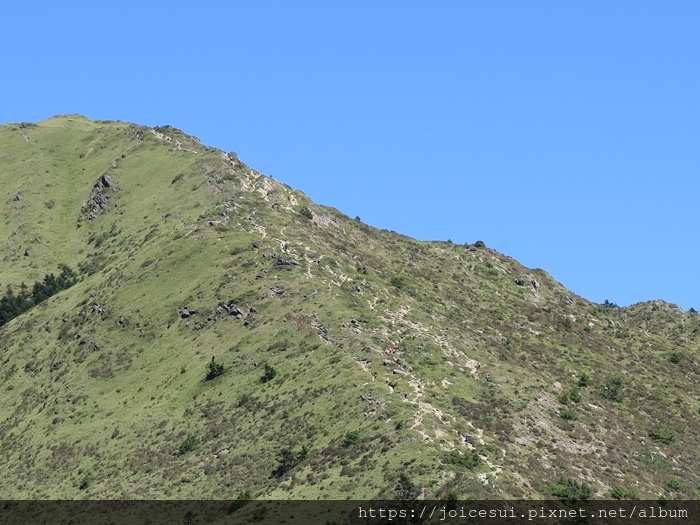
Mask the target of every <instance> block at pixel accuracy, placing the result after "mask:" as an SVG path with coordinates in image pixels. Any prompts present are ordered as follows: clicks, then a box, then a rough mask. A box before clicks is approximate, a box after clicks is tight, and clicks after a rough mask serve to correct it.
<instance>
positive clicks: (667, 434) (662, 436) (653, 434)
mask: <svg viewBox="0 0 700 525" xmlns="http://www.w3.org/2000/svg"><path fill="white" fill-rule="evenodd" d="M649 437H650V438H651V439H653V440H654V441H660V442H661V443H663V444H664V445H670V444H671V443H673V441H674V440H675V439H676V436H675V435H674V434H673V432H671V431H670V430H668V429H667V428H664V427H662V426H660V425H654V426H653V427H652V428H651V430H649Z"/></svg>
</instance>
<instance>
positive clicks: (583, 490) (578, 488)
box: [549, 476, 591, 502]
mask: <svg viewBox="0 0 700 525" xmlns="http://www.w3.org/2000/svg"><path fill="white" fill-rule="evenodd" d="M549 492H550V494H552V496H556V497H557V498H559V499H560V500H562V501H569V502H574V501H585V500H587V499H588V498H590V497H591V487H589V486H588V484H587V483H585V482H581V483H579V482H578V481H576V480H574V479H567V478H564V477H563V476H562V477H560V478H559V479H558V480H557V482H556V483H555V484H554V485H552V486H551V487H550V489H549Z"/></svg>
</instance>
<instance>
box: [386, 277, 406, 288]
mask: <svg viewBox="0 0 700 525" xmlns="http://www.w3.org/2000/svg"><path fill="white" fill-rule="evenodd" d="M389 284H391V286H393V287H394V288H398V289H401V288H403V286H404V280H403V277H396V276H395V277H392V278H391V279H390V280H389Z"/></svg>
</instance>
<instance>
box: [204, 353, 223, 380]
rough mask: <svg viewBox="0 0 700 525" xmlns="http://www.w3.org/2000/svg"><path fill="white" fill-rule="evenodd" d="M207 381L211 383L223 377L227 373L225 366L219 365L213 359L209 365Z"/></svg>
mask: <svg viewBox="0 0 700 525" xmlns="http://www.w3.org/2000/svg"><path fill="white" fill-rule="evenodd" d="M207 368H208V370H207V377H206V380H207V381H211V380H212V379H215V378H217V377H219V376H220V375H222V374H223V373H224V372H225V368H224V365H223V364H221V363H217V362H216V361H215V360H214V358H213V357H212V358H211V361H210V362H209V364H208V365H207Z"/></svg>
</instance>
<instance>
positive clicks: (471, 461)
mask: <svg viewBox="0 0 700 525" xmlns="http://www.w3.org/2000/svg"><path fill="white" fill-rule="evenodd" d="M445 463H447V464H449V465H453V466H455V467H459V468H462V469H469V470H471V469H473V468H474V467H476V466H477V465H478V464H479V454H477V452H476V450H467V451H465V453H464V454H460V453H459V452H457V451H456V450H452V451H450V452H447V453H446V454H445Z"/></svg>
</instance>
